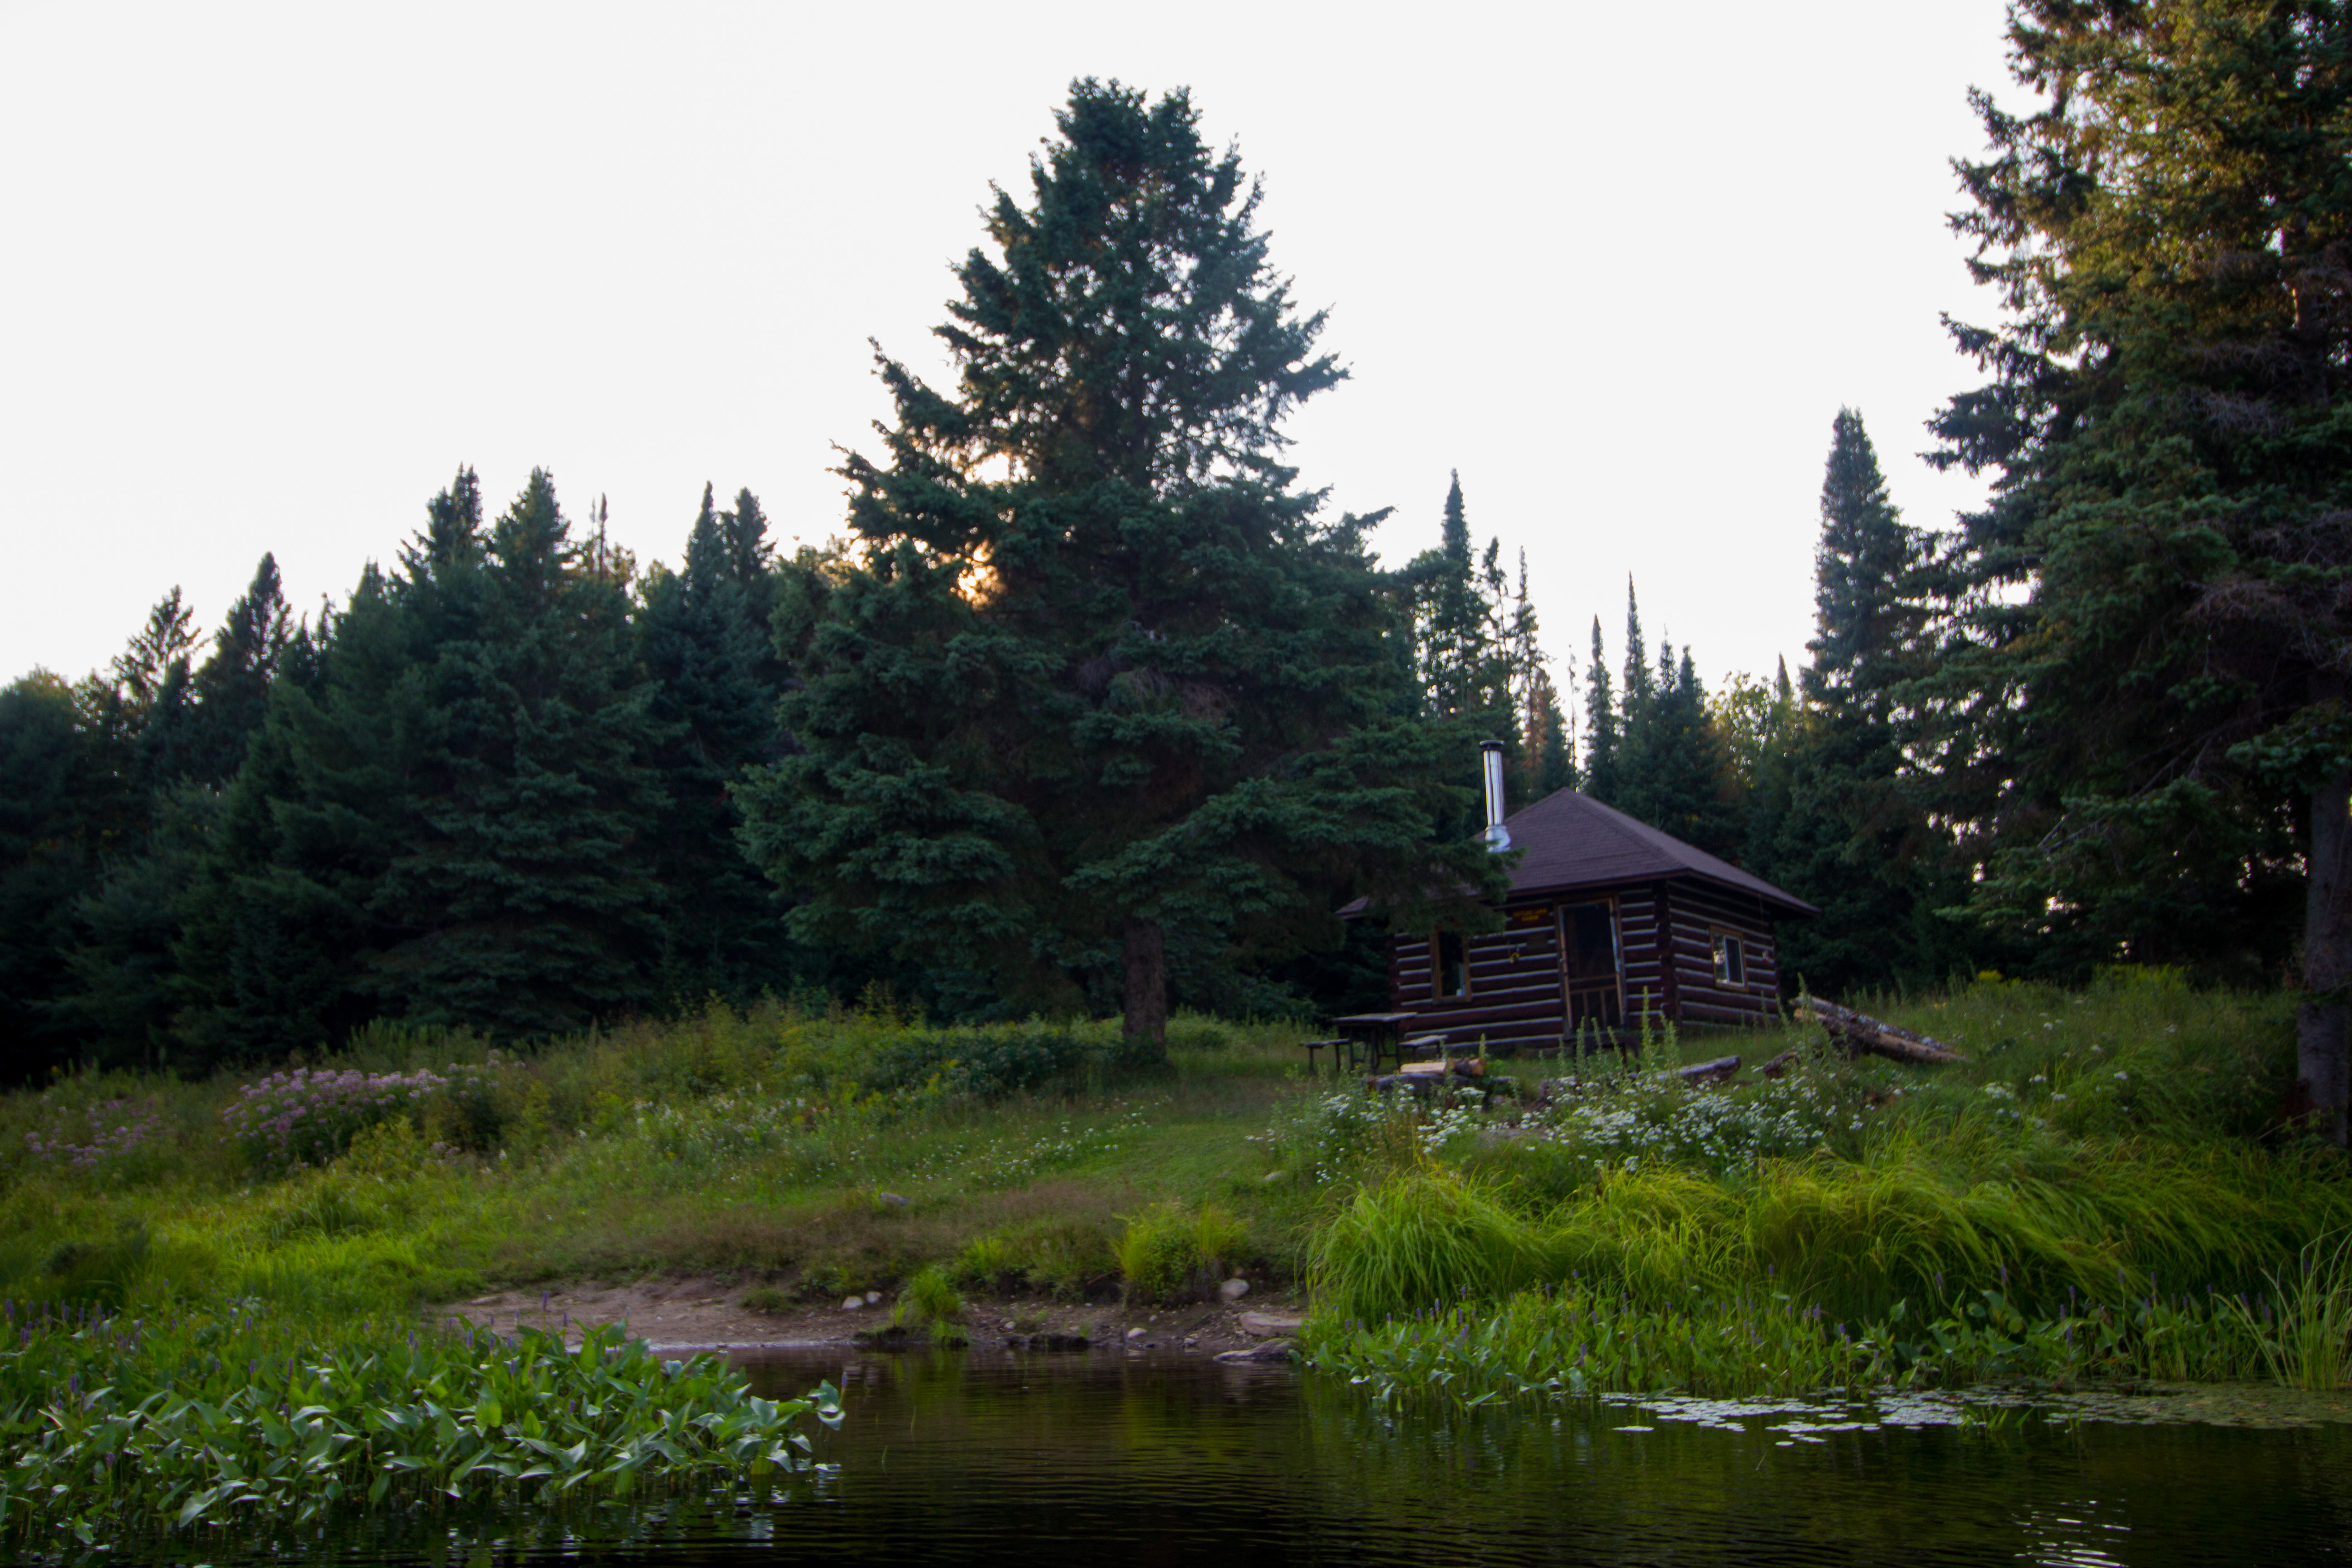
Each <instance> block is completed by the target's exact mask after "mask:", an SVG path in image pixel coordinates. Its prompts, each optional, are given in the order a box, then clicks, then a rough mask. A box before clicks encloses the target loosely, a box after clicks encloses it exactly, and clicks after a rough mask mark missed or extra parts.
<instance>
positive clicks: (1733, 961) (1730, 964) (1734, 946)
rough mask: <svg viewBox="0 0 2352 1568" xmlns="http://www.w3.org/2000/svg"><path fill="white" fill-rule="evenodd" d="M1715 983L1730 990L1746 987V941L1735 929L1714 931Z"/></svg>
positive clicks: (1740, 989) (1744, 988) (1741, 989)
mask: <svg viewBox="0 0 2352 1568" xmlns="http://www.w3.org/2000/svg"><path fill="white" fill-rule="evenodd" d="M1715 983H1716V984H1717V985H1721V986H1723V987H1725V988H1726V989H1727V990H1731V991H1743V990H1746V989H1747V987H1748V952H1747V943H1745V942H1742V941H1740V939H1739V936H1738V933H1737V932H1735V931H1717V932H1716V933H1715Z"/></svg>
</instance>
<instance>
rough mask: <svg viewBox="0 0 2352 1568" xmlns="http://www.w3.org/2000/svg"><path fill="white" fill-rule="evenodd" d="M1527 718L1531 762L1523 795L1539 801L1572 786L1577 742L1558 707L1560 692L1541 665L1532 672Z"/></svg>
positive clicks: (1573, 784) (1575, 779) (1566, 719)
mask: <svg viewBox="0 0 2352 1568" xmlns="http://www.w3.org/2000/svg"><path fill="white" fill-rule="evenodd" d="M1528 718H1529V722H1528V760H1529V762H1530V763H1531V764H1532V765H1531V766H1530V767H1529V768H1528V785H1527V789H1526V792H1525V793H1526V797H1527V798H1528V800H1531V801H1532V800H1541V799H1543V798H1544V797H1545V796H1546V795H1554V794H1557V793H1558V792H1559V791H1560V790H1564V789H1574V788H1575V787H1576V785H1577V776H1576V742H1575V739H1574V737H1573V736H1571V735H1570V732H1569V727H1568V718H1567V716H1566V715H1565V714H1563V713H1561V712H1560V710H1559V692H1558V691H1557V690H1556V689H1554V688H1553V686H1552V683H1551V677H1550V675H1549V674H1548V673H1546V672H1545V671H1544V670H1542V669H1540V668H1538V670H1537V671H1536V675H1535V682H1534V697H1533V700H1532V702H1531V704H1530V710H1529V715H1528Z"/></svg>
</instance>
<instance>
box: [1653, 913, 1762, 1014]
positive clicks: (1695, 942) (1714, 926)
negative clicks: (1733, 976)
mask: <svg viewBox="0 0 2352 1568" xmlns="http://www.w3.org/2000/svg"><path fill="white" fill-rule="evenodd" d="M1673 910H1674V957H1675V965H1674V969H1675V988H1676V990H1677V991H1678V992H1679V993H1680V1000H1681V1003H1682V1006H1681V1008H1680V1010H1679V1012H1678V1013H1677V1015H1676V1016H1678V1017H1680V1018H1683V1019H1685V1020H1686V1021H1688V1022H1691V1023H1695V1024H1729V1025H1738V1026H1746V1025H1752V1024H1760V1023H1765V1022H1768V1021H1769V1020H1770V1019H1771V1018H1773V1017H1775V1016H1777V1015H1778V1013H1779V1010H1780V1009H1779V1003H1780V969H1779V965H1778V963H1777V961H1776V956H1775V945H1774V942H1773V940H1772V920H1771V917H1770V915H1769V914H1768V913H1767V912H1766V911H1765V909H1764V907H1763V902H1762V900H1759V899H1757V898H1755V897H1754V896H1752V895H1749V894H1744V893H1738V892H1735V891H1733V890H1732V889H1728V888H1720V887H1717V886H1715V885H1714V884H1712V883H1706V882H1696V881H1677V882H1676V883H1675V885H1674V900H1673ZM1717 931H1727V932H1728V933H1730V934H1731V935H1733V936H1737V937H1738V938H1739V939H1740V942H1741V943H1742V945H1743V947H1744V949H1745V952H1744V953H1743V955H1742V956H1743V958H1744V959H1745V963H1746V969H1747V973H1748V984H1745V985H1744V986H1738V987H1732V986H1727V985H1725V984H1723V983H1722V982H1721V981H1719V980H1717V978H1716V973H1715V933H1716V932H1717Z"/></svg>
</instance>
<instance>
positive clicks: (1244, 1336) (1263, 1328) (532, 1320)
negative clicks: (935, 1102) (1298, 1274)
mask: <svg viewBox="0 0 2352 1568" xmlns="http://www.w3.org/2000/svg"><path fill="white" fill-rule="evenodd" d="M746 1289H747V1287H746V1286H745V1285H743V1283H742V1282H741V1281H740V1280H737V1279H726V1278H722V1277H719V1276H711V1275H687V1276H679V1277H673V1278H668V1279H643V1280H636V1281H633V1282H630V1283H627V1284H602V1283H597V1282H593V1281H583V1280H573V1281H566V1282H564V1283H562V1284H560V1285H553V1286H549V1287H546V1288H545V1289H528V1288H524V1289H511V1290H501V1291H496V1292H493V1293H491V1294H489V1295H486V1296H477V1297H475V1298H474V1299H472V1300H467V1301H457V1302H450V1303H447V1304H446V1305H443V1306H439V1307H436V1308H434V1309H433V1310H432V1312H431V1316H432V1317H433V1318H434V1319H435V1320H436V1321H458V1322H464V1323H470V1324H472V1325H474V1326H475V1327H478V1328H484V1329H493V1330H499V1329H503V1330H507V1331H512V1330H514V1329H517V1328H523V1327H530V1328H536V1329H541V1330H546V1331H567V1332H566V1338H567V1339H569V1340H571V1341H572V1342H575V1343H576V1342H577V1341H578V1334H579V1331H580V1330H582V1329H583V1328H588V1327H596V1326H601V1325H603V1324H605V1323H618V1324H621V1325H623V1326H624V1327H625V1329H626V1331H628V1332H630V1333H632V1334H635V1335H636V1336H638V1337H639V1338H642V1339H643V1340H644V1341H645V1342H646V1344H647V1345H649V1346H650V1347H652V1348H653V1349H655V1350H659V1351H671V1352H700V1351H724V1352H730V1353H731V1352H741V1351H759V1350H775V1351H784V1350H814V1349H820V1348H823V1347H825V1346H832V1345H848V1344H858V1343H867V1344H871V1343H872V1342H871V1341H860V1340H859V1339H858V1335H859V1334H860V1333H861V1332H864V1333H867V1334H871V1333H873V1332H875V1331H879V1330H883V1329H886V1328H887V1327H888V1326H889V1322H890V1310H891V1299H890V1298H889V1297H887V1296H885V1297H884V1298H883V1299H882V1300H880V1301H878V1302H876V1303H874V1304H872V1305H870V1306H863V1307H860V1308H858V1309H856V1310H849V1309H848V1308H846V1307H845V1306H844V1305H843V1303H842V1302H840V1301H833V1302H825V1303H819V1304H815V1305H813V1306H811V1305H793V1306H787V1307H785V1308H783V1309H782V1310H776V1311H759V1310H752V1309H751V1308H748V1307H745V1306H744V1305H743V1304H742V1300H741V1298H742V1296H743V1294H744V1292H745V1290H746ZM1302 1311H1303V1308H1302V1306H1301V1304H1300V1303H1299V1302H1298V1301H1297V1300H1295V1299H1290V1298H1287V1297H1285V1296H1280V1295H1276V1296H1270V1297H1256V1296H1245V1297H1244V1298H1242V1299H1241V1300H1239V1301H1235V1302H1214V1303H1196V1304H1193V1305H1190V1306H1183V1307H1168V1308H1160V1309H1157V1310H1154V1309H1150V1308H1142V1307H1139V1308H1134V1309H1129V1308H1127V1307H1124V1306H1121V1305H1119V1304H1118V1303H1117V1302H1107V1303H1094V1302H1084V1301H1081V1302H1067V1301H1055V1300H1046V1299H1042V1298H1014V1299H1012V1300H972V1301H968V1302H967V1303H966V1304H965V1308H964V1311H963V1314H962V1319H961V1325H962V1328H963V1331H964V1332H965V1333H966V1334H967V1335H969V1336H970V1337H971V1343H972V1345H973V1346H974V1347H975V1348H1004V1347H1005V1346H1006V1345H1007V1343H1008V1342H1018V1343H1020V1344H1022V1345H1024V1346H1028V1345H1033V1344H1034V1348H1039V1349H1043V1348H1046V1344H1047V1343H1048V1342H1054V1341H1056V1340H1058V1343H1056V1344H1055V1348H1076V1347H1075V1346H1074V1345H1072V1344H1070V1342H1071V1341H1074V1340H1076V1339H1078V1338H1083V1339H1084V1340H1085V1341H1086V1342H1087V1345H1088V1346H1089V1347H1090V1348H1094V1349H1115V1348H1125V1349H1133V1350H1154V1351H1162V1352H1168V1351H1174V1352H1185V1353H1191V1354H1198V1355H1203V1356H1215V1355H1219V1354H1223V1353H1227V1352H1237V1351H1248V1350H1253V1349H1258V1348H1261V1347H1265V1346H1266V1345H1268V1344H1269V1343H1273V1342H1279V1341H1280V1340H1282V1339H1283V1338H1284V1337H1285V1331H1286V1329H1289V1328H1293V1327H1295V1325H1296V1323H1297V1319H1298V1318H1299V1316H1300V1315H1301V1313H1302ZM1137 1330H1140V1332H1139V1333H1138V1332H1134V1331H1137Z"/></svg>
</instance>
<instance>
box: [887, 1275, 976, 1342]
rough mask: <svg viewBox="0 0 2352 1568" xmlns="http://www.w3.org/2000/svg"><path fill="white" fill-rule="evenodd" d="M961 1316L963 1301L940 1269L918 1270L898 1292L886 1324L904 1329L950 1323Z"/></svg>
mask: <svg viewBox="0 0 2352 1568" xmlns="http://www.w3.org/2000/svg"><path fill="white" fill-rule="evenodd" d="M962 1315H963V1298H961V1296H958V1295H957V1294H956V1288H955V1281H953V1280H952V1279H949V1278H948V1272H947V1270H946V1269H944V1268H936V1267H933V1268H919V1269H917V1270H916V1271H915V1272H914V1274H913V1275H912V1276H910V1277H909V1278H908V1280H907V1282H906V1284H905V1285H903V1286H901V1287H900V1288H899V1290H898V1303H897V1305H896V1306H894V1307H892V1308H891V1310H890V1321H892V1322H894V1323H896V1324H898V1326H899V1327H900V1328H904V1329H919V1328H924V1327H927V1326H929V1325H930V1324H934V1323H940V1324H945V1323H951V1322H953V1321H955V1320H956V1319H958V1318H960V1317H961V1316H962Z"/></svg>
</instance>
